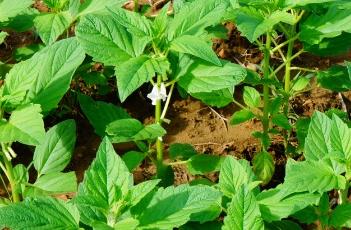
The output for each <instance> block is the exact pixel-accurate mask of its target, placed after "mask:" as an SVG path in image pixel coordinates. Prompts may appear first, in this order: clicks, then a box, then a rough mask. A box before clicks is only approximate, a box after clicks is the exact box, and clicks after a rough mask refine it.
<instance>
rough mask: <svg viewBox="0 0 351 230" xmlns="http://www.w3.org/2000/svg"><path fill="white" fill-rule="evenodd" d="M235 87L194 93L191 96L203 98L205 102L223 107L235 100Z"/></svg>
mask: <svg viewBox="0 0 351 230" xmlns="http://www.w3.org/2000/svg"><path fill="white" fill-rule="evenodd" d="M233 93H234V89H233V87H231V88H227V89H221V90H214V91H212V92H200V93H192V94H191V96H192V97H195V98H196V99H199V100H201V101H202V102H203V103H205V104H207V105H209V106H213V107H218V108H222V107H225V106H227V105H228V104H230V103H231V102H233Z"/></svg>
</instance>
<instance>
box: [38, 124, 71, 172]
mask: <svg viewBox="0 0 351 230" xmlns="http://www.w3.org/2000/svg"><path fill="white" fill-rule="evenodd" d="M75 142H76V125H75V122H74V121H73V120H67V121H64V122H61V123H59V124H57V125H55V126H54V127H52V128H51V129H49V131H48V132H47V133H46V134H45V138H44V139H43V141H42V142H41V143H40V145H38V146H37V147H36V149H35V151H34V156H33V162H34V167H35V169H36V170H37V171H38V174H39V175H41V174H48V173H54V172H61V171H62V170H63V169H64V168H65V167H66V166H67V165H68V163H69V162H70V160H71V157H72V154H73V150H74V145H75Z"/></svg>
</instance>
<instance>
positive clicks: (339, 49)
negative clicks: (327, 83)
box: [304, 32, 351, 83]
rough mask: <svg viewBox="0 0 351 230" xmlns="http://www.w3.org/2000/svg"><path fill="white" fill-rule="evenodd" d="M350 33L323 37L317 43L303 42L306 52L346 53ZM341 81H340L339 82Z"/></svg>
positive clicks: (316, 53)
mask: <svg viewBox="0 0 351 230" xmlns="http://www.w3.org/2000/svg"><path fill="white" fill-rule="evenodd" d="M350 39H351V33H345V32H343V33H342V34H341V35H339V36H337V37H333V38H324V39H323V40H322V41H320V42H319V43H317V44H312V45H311V44H308V43H305V44H304V49H305V50H306V51H307V52H310V53H313V54H315V55H319V56H322V57H330V56H338V55H342V54H347V53H348V52H349V51H350V49H351V43H350V42H349V41H350ZM341 83H342V82H341Z"/></svg>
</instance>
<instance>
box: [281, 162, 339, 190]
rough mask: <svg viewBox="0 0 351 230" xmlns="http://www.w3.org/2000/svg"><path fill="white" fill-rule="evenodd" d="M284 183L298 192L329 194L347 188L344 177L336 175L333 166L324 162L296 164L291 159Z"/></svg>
mask: <svg viewBox="0 0 351 230" xmlns="http://www.w3.org/2000/svg"><path fill="white" fill-rule="evenodd" d="M284 181H285V182H284V183H286V184H287V185H289V186H291V187H292V188H293V190H294V191H296V192H303V191H309V192H311V193H312V192H316V191H318V192H327V191H330V190H332V189H343V188H344V187H345V178H344V176H341V175H338V174H336V172H334V170H333V168H331V166H329V165H328V164H327V163H325V162H322V161H303V162H296V161H294V160H291V159H289V160H288V163H287V165H286V175H285V179H284Z"/></svg>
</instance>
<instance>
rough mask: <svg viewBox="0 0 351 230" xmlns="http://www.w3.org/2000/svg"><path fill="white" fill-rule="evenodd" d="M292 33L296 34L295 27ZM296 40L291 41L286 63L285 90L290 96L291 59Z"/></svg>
mask: <svg viewBox="0 0 351 230" xmlns="http://www.w3.org/2000/svg"><path fill="white" fill-rule="evenodd" d="M292 32H293V33H295V26H294V27H293V29H292ZM294 43H295V40H292V39H290V41H289V44H288V52H287V54H286V61H285V76H284V90H285V92H286V93H287V94H288V93H289V92H290V84H291V83H290V82H291V69H290V67H291V57H292V52H293V48H294Z"/></svg>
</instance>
